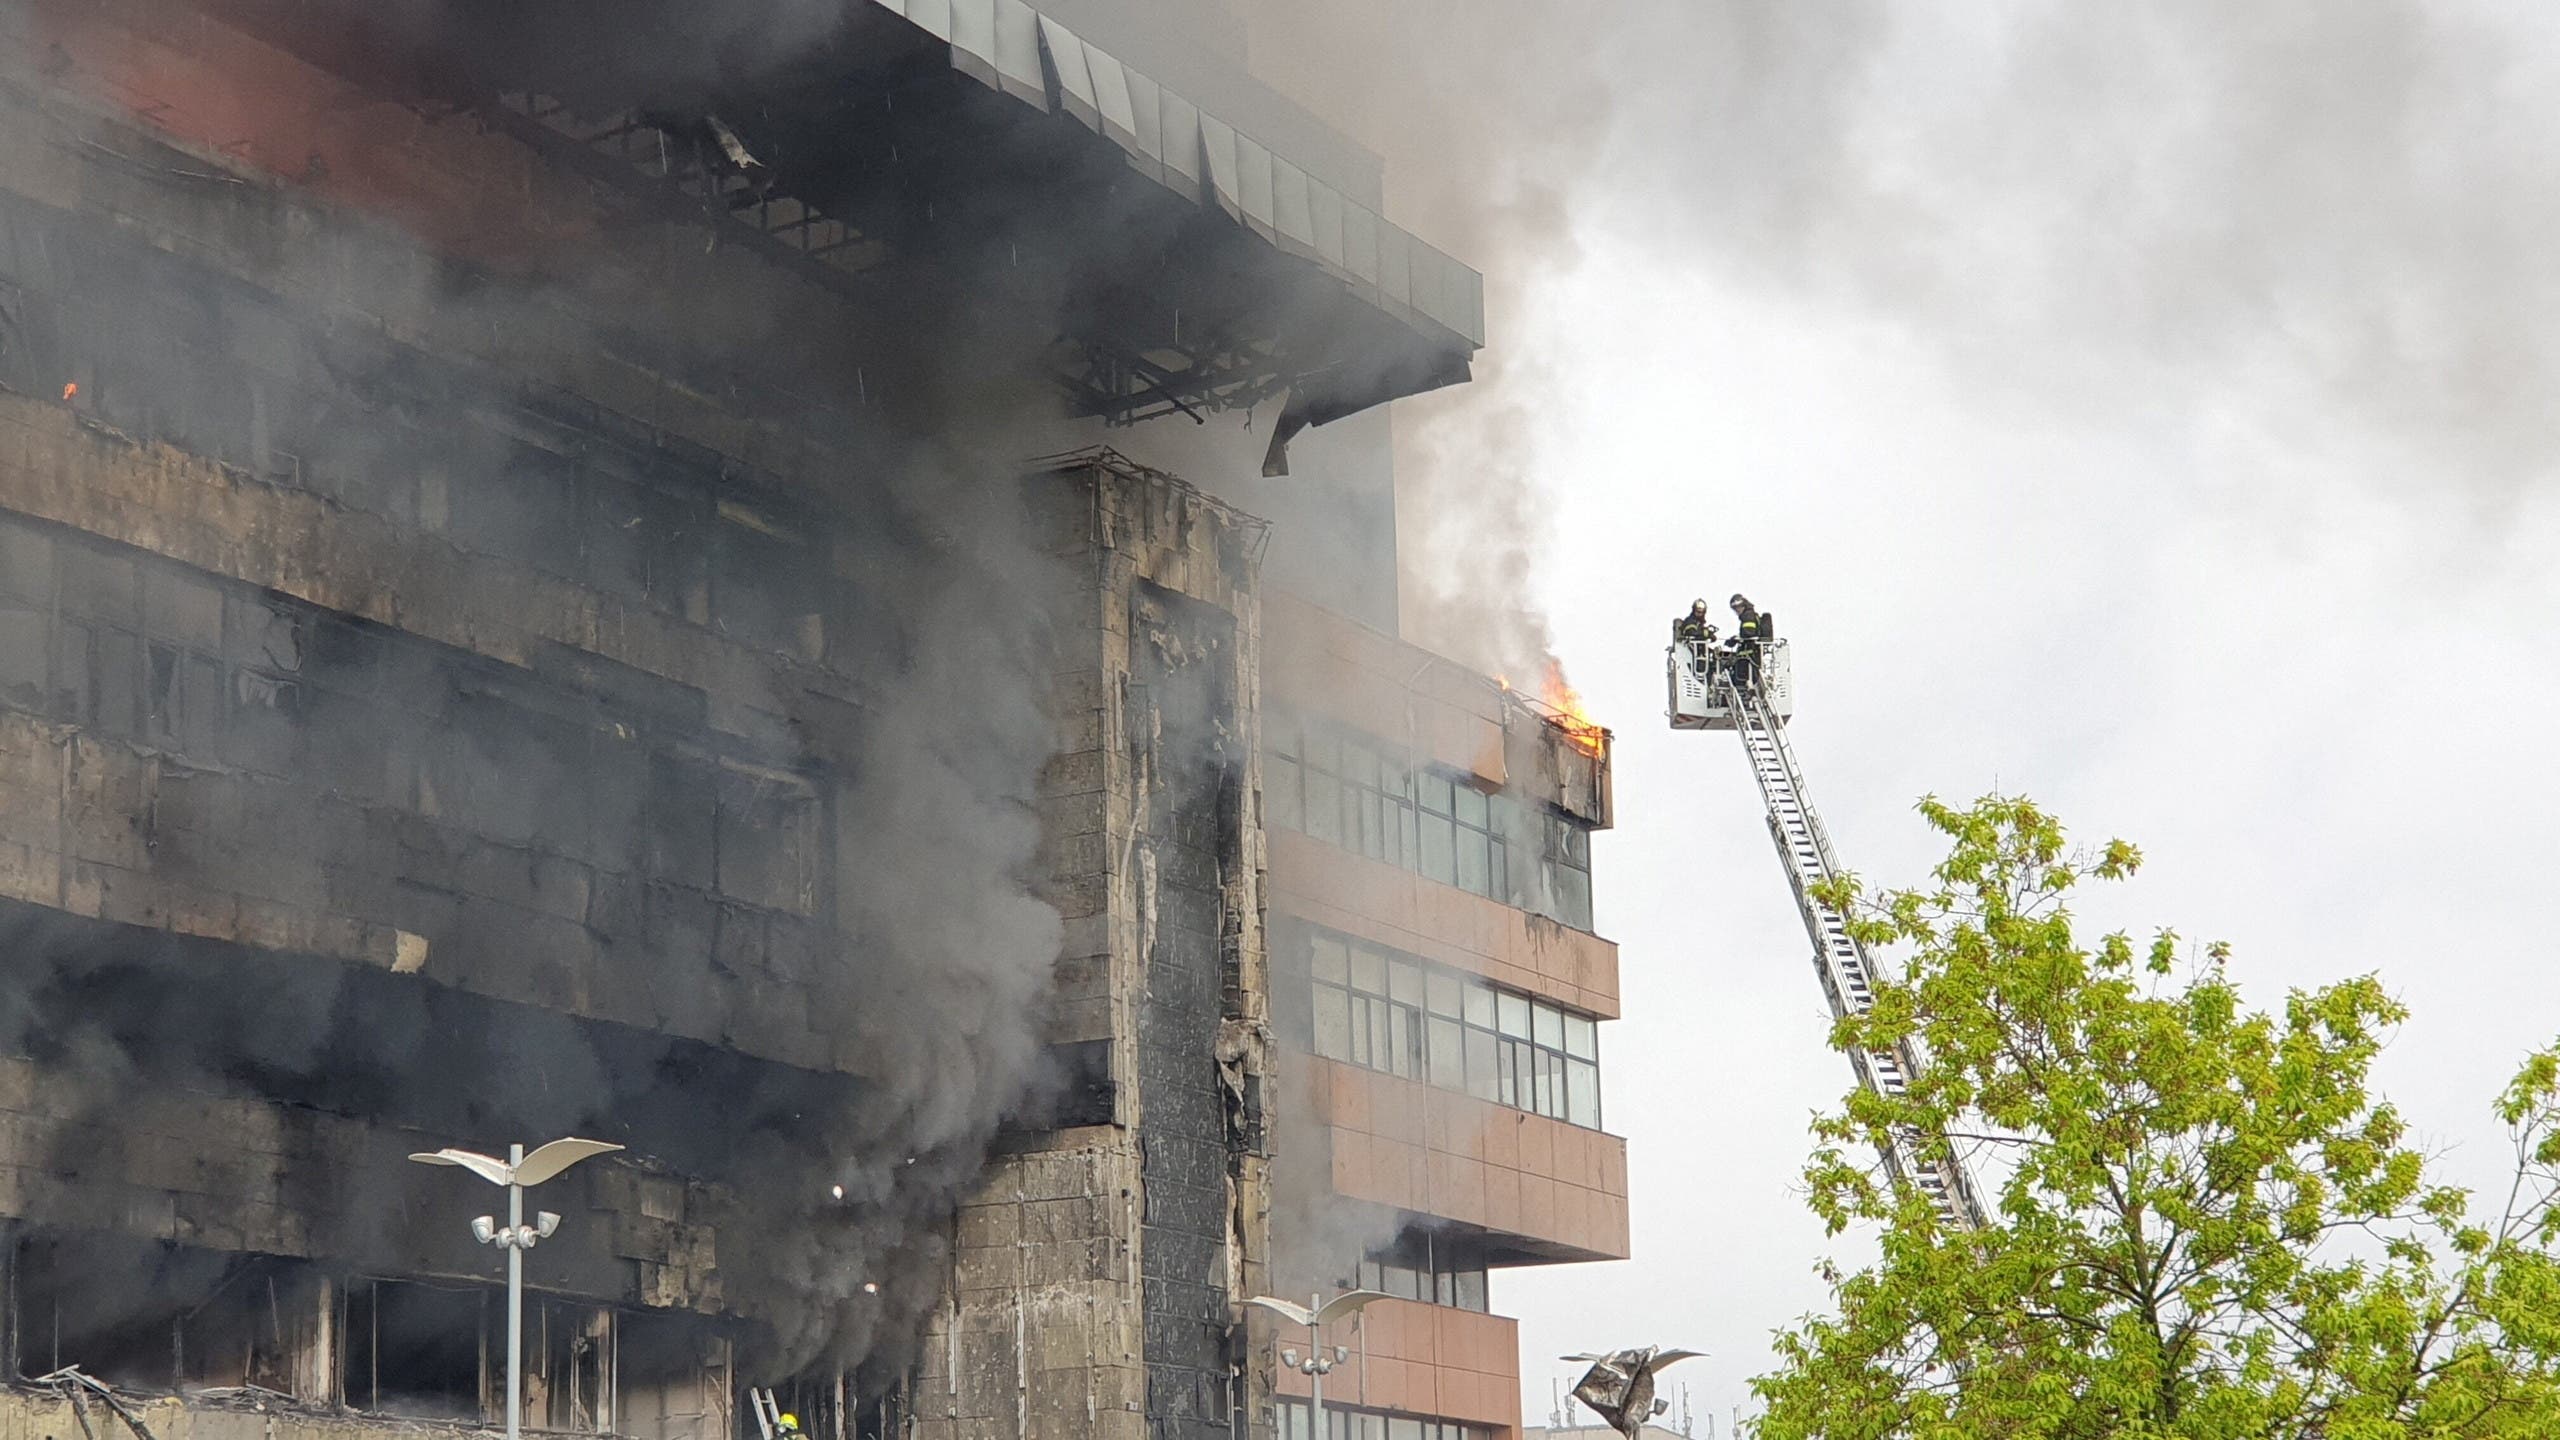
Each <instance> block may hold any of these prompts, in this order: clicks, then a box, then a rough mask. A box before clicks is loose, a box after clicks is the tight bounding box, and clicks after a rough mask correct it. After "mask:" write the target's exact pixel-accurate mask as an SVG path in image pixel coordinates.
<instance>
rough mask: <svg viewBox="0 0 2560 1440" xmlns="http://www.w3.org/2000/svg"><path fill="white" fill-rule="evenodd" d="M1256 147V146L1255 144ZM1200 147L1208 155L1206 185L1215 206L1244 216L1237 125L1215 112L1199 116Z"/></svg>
mask: <svg viewBox="0 0 2560 1440" xmlns="http://www.w3.org/2000/svg"><path fill="white" fill-rule="evenodd" d="M1257 148H1259V147H1257ZM1200 151H1201V153H1202V154H1203V155H1205V156H1206V157H1208V162H1209V163H1208V165H1207V167H1206V168H1207V170H1208V174H1209V189H1210V191H1211V192H1212V193H1213V194H1215V195H1216V196H1217V197H1218V208H1219V209H1221V210H1224V211H1226V212H1227V213H1228V214H1229V215H1232V216H1234V217H1235V218H1236V219H1237V220H1239V221H1241V220H1243V219H1244V182H1243V181H1242V180H1241V179H1240V178H1239V177H1238V176H1237V174H1236V129H1235V127H1234V126H1232V125H1230V124H1228V123H1227V122H1226V121H1224V120H1221V119H1219V118H1218V117H1217V116H1215V115H1210V114H1206V113H1203V114H1202V115H1201V116H1200Z"/></svg>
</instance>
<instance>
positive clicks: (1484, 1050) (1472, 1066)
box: [1467, 1030, 1502, 1100]
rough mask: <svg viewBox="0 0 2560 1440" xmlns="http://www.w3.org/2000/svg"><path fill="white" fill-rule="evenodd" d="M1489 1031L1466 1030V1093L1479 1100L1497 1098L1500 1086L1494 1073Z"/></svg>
mask: <svg viewBox="0 0 2560 1440" xmlns="http://www.w3.org/2000/svg"><path fill="white" fill-rule="evenodd" d="M1493 1047H1494V1038H1493V1034H1492V1032H1491V1031H1487V1030H1469V1031H1468V1032H1467V1093H1468V1094H1470V1095H1473V1096H1474V1097H1476V1098H1477V1099H1479V1100H1499V1099H1501V1098H1502V1087H1501V1085H1500V1083H1499V1077H1497V1076H1496V1075H1495V1073H1494V1063H1493Z"/></svg>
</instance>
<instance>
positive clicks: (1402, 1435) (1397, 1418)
mask: <svg viewBox="0 0 2560 1440" xmlns="http://www.w3.org/2000/svg"><path fill="white" fill-rule="evenodd" d="M1415 1298H1417V1299H1419V1298H1420V1297H1419V1296H1417V1297H1415ZM1387 1440H1422V1422H1421V1421H1419V1420H1415V1419H1411V1418H1409V1417H1407V1416H1403V1415H1390V1416H1388V1417H1387Z"/></svg>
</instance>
